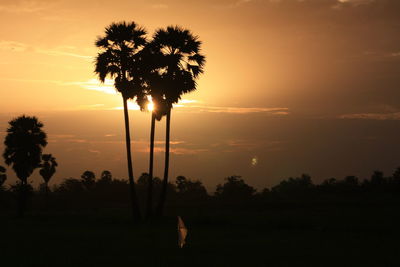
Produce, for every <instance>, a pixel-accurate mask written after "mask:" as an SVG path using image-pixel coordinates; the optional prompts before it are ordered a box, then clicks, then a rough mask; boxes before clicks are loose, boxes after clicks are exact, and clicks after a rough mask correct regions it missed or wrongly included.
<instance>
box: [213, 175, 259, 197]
mask: <svg viewBox="0 0 400 267" xmlns="http://www.w3.org/2000/svg"><path fill="white" fill-rule="evenodd" d="M255 192H256V190H255V189H254V188H253V187H251V186H249V185H248V184H246V183H245V182H244V180H243V179H242V178H241V176H230V177H227V178H225V183H224V184H222V185H221V184H218V185H217V189H216V192H215V196H216V197H217V198H218V199H223V200H236V201H241V200H248V199H251V198H252V197H253V195H254V193H255Z"/></svg>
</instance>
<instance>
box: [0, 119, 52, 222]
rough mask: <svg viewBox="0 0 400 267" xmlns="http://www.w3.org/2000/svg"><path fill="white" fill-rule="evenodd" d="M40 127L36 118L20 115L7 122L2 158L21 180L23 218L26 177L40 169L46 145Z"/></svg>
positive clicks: (40, 124) (20, 209)
mask: <svg viewBox="0 0 400 267" xmlns="http://www.w3.org/2000/svg"><path fill="white" fill-rule="evenodd" d="M42 127H43V123H41V122H40V121H39V120H38V119H37V118H36V117H29V116H25V115H22V116H20V117H18V118H15V119H13V120H11V121H9V128H8V129H7V135H6V138H5V141H4V146H5V149H4V153H3V157H4V159H5V162H6V164H7V165H8V166H11V167H12V169H13V170H14V171H15V173H16V175H17V177H18V178H19V179H20V180H21V190H20V196H19V197H20V198H19V201H18V202H19V205H18V214H19V216H23V214H24V211H25V207H26V200H27V192H26V190H27V187H28V184H27V183H28V177H29V176H30V175H31V174H32V172H33V171H34V170H35V169H36V168H38V167H40V162H41V157H42V150H43V148H44V147H45V146H46V145H47V140H46V138H47V136H46V133H45V132H44V131H43V130H42ZM25 189H26V190H25Z"/></svg>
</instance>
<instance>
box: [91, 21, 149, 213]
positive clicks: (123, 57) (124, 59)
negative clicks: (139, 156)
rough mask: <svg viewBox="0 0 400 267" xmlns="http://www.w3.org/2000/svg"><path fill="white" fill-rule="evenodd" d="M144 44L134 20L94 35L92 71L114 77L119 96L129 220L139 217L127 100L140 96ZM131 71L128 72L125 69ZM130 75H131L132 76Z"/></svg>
mask: <svg viewBox="0 0 400 267" xmlns="http://www.w3.org/2000/svg"><path fill="white" fill-rule="evenodd" d="M145 44H146V31H145V30H144V29H143V28H141V27H138V26H137V25H136V23H135V22H129V23H127V22H120V23H112V24H111V25H110V26H108V27H106V30H105V36H101V37H98V39H97V40H96V46H97V47H98V48H100V50H101V51H100V53H99V54H98V55H97V58H96V68H95V73H96V74H97V75H98V77H99V79H100V81H101V82H104V81H105V79H106V77H107V76H109V77H110V78H112V79H114V86H115V88H116V90H117V91H118V92H120V93H121V95H122V100H123V105H124V120H125V140H126V153H127V161H128V175H129V185H130V195H131V208H132V216H133V219H134V220H136V221H138V220H140V217H141V216H140V209H139V205H138V200H137V194H136V189H135V181H134V177H133V166H132V154H131V139H130V129H129V115H128V103H127V101H128V99H133V98H135V97H136V98H137V99H138V100H141V99H143V95H144V94H143V92H142V80H141V78H140V75H139V73H134V72H135V71H134V70H138V69H140V66H139V63H140V57H139V52H140V50H141V49H142V48H143V47H144V45H145ZM129 70H131V71H129ZM133 74H134V75H133Z"/></svg>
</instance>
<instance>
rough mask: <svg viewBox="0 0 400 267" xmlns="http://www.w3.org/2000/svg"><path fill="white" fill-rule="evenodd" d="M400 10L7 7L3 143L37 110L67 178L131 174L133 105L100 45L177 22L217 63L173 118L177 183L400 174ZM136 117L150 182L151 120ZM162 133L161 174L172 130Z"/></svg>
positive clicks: (284, 0)
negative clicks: (120, 28)
mask: <svg viewBox="0 0 400 267" xmlns="http://www.w3.org/2000/svg"><path fill="white" fill-rule="evenodd" d="M399 14H400V1H397V0H220V1H216V0H213V1H211V0H203V1H194V0H192V1H189V0H186V1H183V0H171V1H161V0H158V1H152V0H150V1H149V0H146V1H145V0H131V1H98V0H97V1H90V0H89V1H77V0H52V1H50V0H30V1H29V0H28V1H19V0H13V1H11V0H10V1H8V0H1V1H0V23H1V25H2V26H1V27H0V57H1V60H0V82H1V87H0V100H1V101H0V103H1V105H0V138H1V140H3V137H4V134H5V129H6V127H7V121H8V120H10V119H11V118H12V117H14V116H17V115H19V114H22V113H25V114H28V115H36V116H38V117H39V119H40V120H42V121H43V122H44V123H45V131H46V132H47V133H48V136H49V141H50V142H49V144H48V146H47V147H46V149H45V152H46V153H53V154H54V156H56V157H57V159H58V161H59V164H60V167H59V171H58V172H57V174H56V176H55V178H54V182H59V181H61V180H62V179H63V178H66V177H71V176H72V177H79V176H80V174H81V173H82V172H83V171H85V170H86V169H89V170H93V171H95V172H96V174H97V175H99V174H100V172H101V171H102V170H105V169H108V170H110V171H111V172H112V173H113V174H114V175H115V176H117V177H123V178H125V177H126V163H125V150H124V143H123V141H124V139H123V120H122V119H123V118H122V112H121V111H120V110H118V109H119V108H120V107H121V106H122V101H121V96H120V95H118V94H116V93H115V92H114V90H113V88H112V82H108V83H107V84H105V85H102V86H100V84H99V83H98V82H97V80H96V76H95V75H94V73H93V60H94V59H93V57H94V56H96V54H97V49H96V47H95V46H94V40H95V39H96V37H97V36H98V35H102V34H103V32H104V28H105V27H106V26H107V25H109V24H110V23H111V22H114V21H121V20H128V21H131V20H133V21H135V22H137V23H138V24H139V25H142V26H144V27H145V28H146V29H147V30H148V32H149V38H150V37H151V35H152V33H153V32H154V30H155V29H156V28H159V27H165V26H168V25H176V24H177V25H181V26H183V27H186V28H189V29H190V30H192V31H193V32H194V33H195V34H196V35H198V36H199V38H200V39H201V40H202V41H203V50H202V51H203V53H204V54H205V55H206V56H207V63H206V68H205V73H204V75H202V76H201V77H200V79H199V81H198V90H197V91H196V92H193V93H191V94H188V95H185V96H184V101H183V102H182V103H181V104H180V105H179V106H177V107H175V108H174V111H173V114H172V133H171V134H172V141H173V142H172V158H171V177H172V178H174V177H175V176H176V175H185V176H187V177H189V178H193V179H201V180H202V181H203V182H204V183H206V184H207V185H208V186H214V185H215V184H216V183H220V182H222V180H223V178H224V177H226V176H229V175H242V176H243V177H244V178H245V179H246V181H248V182H249V183H250V184H252V185H255V186H257V187H263V186H271V185H274V184H276V183H277V182H278V181H280V180H281V179H283V178H286V177H288V176H298V175H301V173H309V174H310V175H311V176H312V177H313V178H315V180H316V181H317V182H318V181H321V179H324V178H329V177H332V176H334V177H337V178H343V177H344V176H345V175H357V176H359V177H360V178H365V177H367V176H369V175H370V173H371V172H372V171H373V170H374V169H381V170H383V171H385V172H386V173H387V174H391V173H392V172H393V171H394V168H396V167H398V166H400V156H399V154H398V151H400V142H399V141H398V137H399V136H400V90H399V89H400V15H399ZM130 114H131V125H132V130H133V136H132V137H133V139H134V143H133V150H134V151H135V152H134V153H135V154H134V156H135V159H134V160H135V162H134V164H135V174H136V175H139V174H140V173H142V172H145V171H146V169H147V165H148V154H147V149H148V139H149V138H148V134H149V124H150V115H149V114H145V113H143V114H141V113H140V112H139V111H136V110H132V111H131V113H130ZM157 130H158V132H157V138H156V140H157V150H156V151H157V153H156V154H157V156H156V160H157V162H156V167H157V169H156V174H157V175H159V176H161V175H162V164H163V154H162V151H163V143H162V140H163V139H164V122H162V123H160V124H158V125H157ZM0 150H1V151H3V144H2V142H1V144H0ZM0 165H4V164H3V159H1V160H0ZM8 174H9V175H10V176H13V174H12V171H11V170H10V171H8ZM39 179H40V178H39V177H38V175H37V172H36V173H35V174H34V175H33V177H32V181H33V180H36V181H39Z"/></svg>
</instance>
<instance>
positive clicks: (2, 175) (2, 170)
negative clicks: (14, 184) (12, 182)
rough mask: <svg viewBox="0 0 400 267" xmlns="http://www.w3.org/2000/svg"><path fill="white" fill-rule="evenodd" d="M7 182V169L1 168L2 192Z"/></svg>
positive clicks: (0, 183)
mask: <svg viewBox="0 0 400 267" xmlns="http://www.w3.org/2000/svg"><path fill="white" fill-rule="evenodd" d="M6 180H7V174H6V168H4V167H3V166H0V190H2V189H3V184H4V182H5V181H6Z"/></svg>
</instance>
